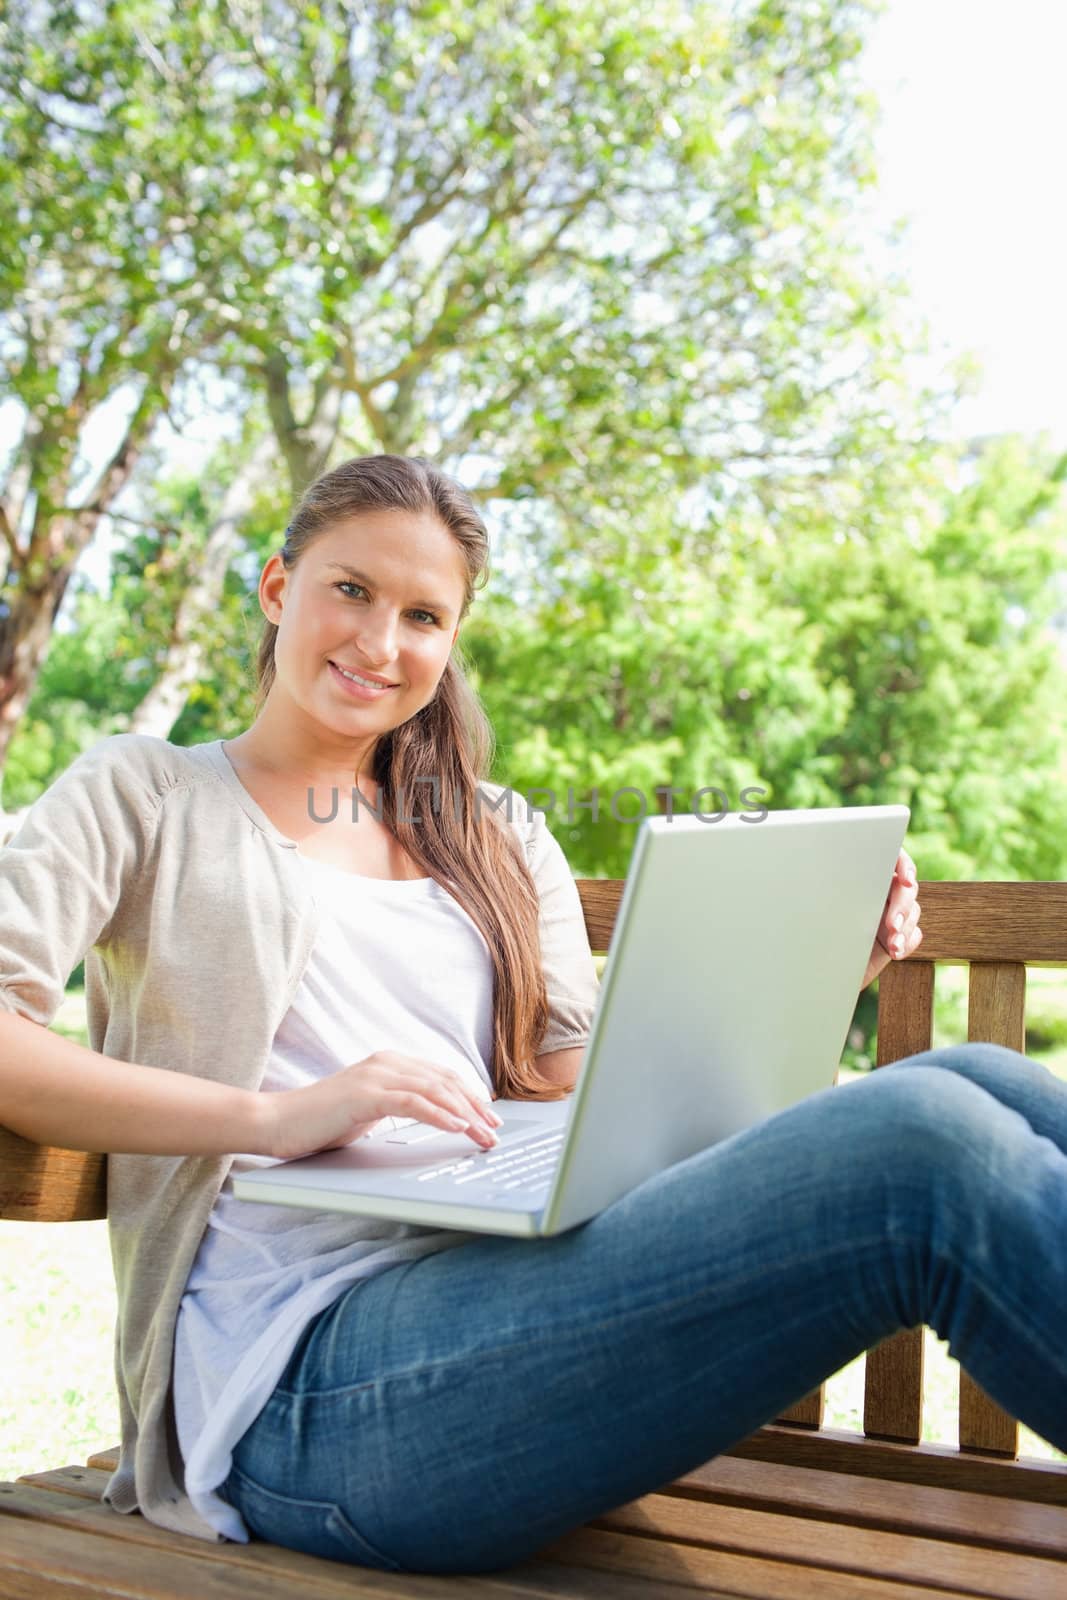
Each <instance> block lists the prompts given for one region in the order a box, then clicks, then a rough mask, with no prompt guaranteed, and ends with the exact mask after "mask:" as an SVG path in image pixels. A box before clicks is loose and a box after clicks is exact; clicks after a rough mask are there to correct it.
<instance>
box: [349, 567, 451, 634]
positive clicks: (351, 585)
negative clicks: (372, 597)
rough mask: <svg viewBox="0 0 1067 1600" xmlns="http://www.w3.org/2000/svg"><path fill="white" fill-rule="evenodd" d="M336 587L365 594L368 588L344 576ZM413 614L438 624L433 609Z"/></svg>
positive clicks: (434, 624) (435, 624)
mask: <svg viewBox="0 0 1067 1600" xmlns="http://www.w3.org/2000/svg"><path fill="white" fill-rule="evenodd" d="M334 588H335V589H341V590H345V589H360V590H362V592H363V593H364V594H366V590H365V589H364V588H363V585H362V584H361V583H353V582H352V580H351V578H342V579H341V581H340V582H339V583H336V584H334ZM412 616H415V617H420V618H424V619H425V620H426V621H427V622H428V623H431V624H433V626H434V627H436V626H437V618H436V617H435V616H434V614H433V612H432V611H413V612H412Z"/></svg>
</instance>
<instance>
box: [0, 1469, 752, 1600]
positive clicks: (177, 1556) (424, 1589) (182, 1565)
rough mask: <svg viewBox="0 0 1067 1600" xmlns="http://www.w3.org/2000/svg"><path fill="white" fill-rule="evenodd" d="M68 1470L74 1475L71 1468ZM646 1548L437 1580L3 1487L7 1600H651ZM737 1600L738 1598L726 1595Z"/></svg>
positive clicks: (1, 1551) (2, 1574) (0, 1509)
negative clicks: (577, 1562)
mask: <svg viewBox="0 0 1067 1600" xmlns="http://www.w3.org/2000/svg"><path fill="white" fill-rule="evenodd" d="M64 1470H69V1469H64ZM643 1543H644V1541H643V1540H641V1539H638V1538H635V1537H632V1536H628V1537H627V1538H626V1539H625V1541H624V1545H623V1549H622V1566H621V1570H620V1572H619V1573H617V1574H616V1573H613V1574H611V1575H610V1576H609V1575H607V1574H604V1575H600V1574H598V1573H595V1572H593V1573H591V1572H589V1571H587V1570H586V1569H585V1567H584V1565H581V1566H580V1567H579V1570H577V1571H575V1570H571V1569H570V1568H569V1567H568V1566H567V1565H561V1564H559V1563H558V1561H557V1560H555V1559H554V1558H550V1557H548V1556H539V1557H538V1558H537V1559H531V1560H529V1561H524V1562H521V1563H520V1564H519V1565H518V1566H515V1567H512V1568H510V1569H509V1570H508V1571H506V1572H503V1573H489V1574H484V1575H475V1576H462V1577H458V1578H457V1577H438V1576H436V1575H434V1574H430V1573H419V1574H416V1575H409V1574H406V1573H392V1572H377V1571H375V1570H373V1569H372V1568H369V1567H359V1566H354V1565H350V1564H349V1563H347V1562H344V1561H330V1560H326V1559H325V1558H321V1557H318V1556H309V1555H305V1554H304V1553H303V1552H302V1551H298V1550H288V1549H286V1548H284V1547H283V1546H281V1545H273V1544H268V1543H266V1542H265V1541H264V1540H258V1539H257V1540H253V1541H251V1542H250V1543H249V1544H239V1543H236V1542H233V1541H227V1542H226V1543H223V1544H212V1543H209V1542H208V1541H207V1540H205V1539H194V1538H191V1537H189V1536H186V1535H184V1534H178V1533H170V1532H169V1531H168V1530H167V1529H165V1528H159V1527H157V1526H156V1525H155V1524H154V1523H151V1522H147V1521H146V1520H145V1518H144V1517H142V1516H141V1515H140V1513H139V1512H133V1513H132V1514H130V1515H129V1516H120V1515H119V1514H118V1513H117V1512H115V1511H113V1510H112V1509H111V1507H110V1506H105V1505H103V1504H102V1503H100V1502H96V1501H89V1500H86V1499H82V1498H79V1497H76V1496H74V1495H69V1494H66V1493H56V1492H55V1491H54V1490H49V1489H42V1488H40V1487H39V1486H37V1485H34V1484H24V1483H21V1482H19V1483H15V1484H11V1483H5V1484H0V1594H2V1595H3V1596H4V1600H38V1597H39V1596H41V1595H49V1596H51V1595H53V1594H54V1595H57V1596H62V1597H65V1600H73V1597H74V1596H76V1595H77V1594H78V1593H79V1591H80V1592H81V1593H83V1594H85V1595H86V1596H91V1597H92V1600H96V1597H98V1596H109V1597H110V1596H119V1595H121V1596H137V1597H144V1600H292V1597H293V1596H294V1595H299V1596H300V1597H301V1600H342V1597H346V1596H351V1595H353V1594H356V1595H359V1596H360V1597H361V1600H362V1597H366V1600H407V1597H412V1600H414V1597H420V1600H421V1597H423V1596H425V1597H426V1600H456V1596H457V1594H462V1595H463V1596H464V1597H465V1596H466V1595H468V1594H469V1595H471V1596H474V1597H477V1600H534V1597H540V1600H648V1588H647V1585H646V1584H645V1582H644V1581H643V1580H642V1579H639V1578H636V1577H630V1576H628V1573H629V1572H630V1571H631V1570H633V1571H637V1570H638V1569H639V1566H640V1563H639V1562H638V1561H637V1560H636V1556H635V1565H634V1567H633V1568H632V1569H631V1568H628V1567H627V1566H626V1564H625V1555H626V1551H627V1550H629V1549H633V1550H634V1551H636V1550H637V1548H638V1547H639V1546H640V1545H641V1544H643ZM660 1592H661V1593H662V1594H664V1595H665V1596H667V1597H671V1596H677V1600H689V1596H690V1595H691V1594H692V1590H691V1589H689V1588H688V1587H686V1588H679V1589H677V1590H676V1589H675V1587H674V1585H673V1584H668V1585H664V1586H663V1587H662V1588H661V1590H660ZM723 1600H727V1597H725V1596H724V1597H723Z"/></svg>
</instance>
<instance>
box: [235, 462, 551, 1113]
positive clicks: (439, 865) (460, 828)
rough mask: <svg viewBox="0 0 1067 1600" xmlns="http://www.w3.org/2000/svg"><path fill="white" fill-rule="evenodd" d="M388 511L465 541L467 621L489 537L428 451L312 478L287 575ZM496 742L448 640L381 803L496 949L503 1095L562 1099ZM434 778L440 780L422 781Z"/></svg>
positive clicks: (284, 554)
mask: <svg viewBox="0 0 1067 1600" xmlns="http://www.w3.org/2000/svg"><path fill="white" fill-rule="evenodd" d="M390 510H403V511H410V512H414V513H417V514H422V513H429V514H430V515H432V516H436V517H437V519H438V520H439V522H440V523H441V524H442V526H443V527H444V528H446V529H447V531H448V532H449V533H450V534H451V535H452V537H453V539H455V541H456V543H457V544H458V545H459V547H460V549H461V550H462V552H463V556H464V559H465V561H466V567H467V578H466V585H465V591H464V597H463V606H462V609H461V611H460V621H461V622H462V620H463V618H465V617H466V615H467V612H468V611H469V609H470V606H471V602H472V600H473V598H474V595H475V592H476V591H477V590H478V589H480V588H483V587H484V585H485V583H486V582H487V581H488V569H489V537H488V533H487V531H486V527H485V524H484V522H483V521H482V519H481V517H480V516H479V515H478V512H477V510H476V508H475V506H474V503H473V502H472V500H471V498H470V496H469V495H468V494H467V492H466V491H465V490H464V489H463V488H462V487H461V485H460V484H458V483H457V482H456V481H455V480H454V479H453V478H449V477H448V476H447V475H446V474H445V473H443V472H441V471H440V469H439V468H438V467H436V466H434V465H433V463H432V462H430V461H428V460H427V459H426V458H425V457H424V456H395V455H374V456H359V457H356V458H354V459H353V460H351V461H345V462H342V464H341V465H340V466H339V467H335V468H334V469H333V471H332V472H327V473H324V474H323V476H322V477H320V478H318V479H317V480H316V481H315V482H314V483H312V484H311V485H309V487H308V488H307V489H306V490H305V491H304V494H303V496H302V497H301V500H300V503H299V505H298V506H297V508H296V510H295V511H294V513H293V516H292V519H291V521H290V523H289V527H288V528H287V530H286V535H285V545H284V547H283V548H282V550H281V552H280V554H281V559H282V563H283V565H284V567H285V570H286V571H287V572H292V570H293V569H294V567H295V566H296V564H297V562H298V561H299V560H300V557H301V555H302V554H303V552H304V551H305V550H306V549H307V548H308V546H309V545H310V544H312V542H313V541H314V539H315V538H316V536H317V535H318V534H320V533H322V532H324V531H325V530H326V529H328V528H329V527H331V526H333V525H334V524H336V523H338V522H340V521H342V520H343V519H345V518H348V517H351V516H354V515H357V514H359V513H360V512H364V511H390ZM277 633H278V629H277V626H276V624H275V623H273V622H270V621H267V622H266V625H265V626H264V629H263V633H262V637H261V639H260V643H259V651H258V656H257V659H256V680H257V683H256V714H257V715H258V714H259V711H260V709H261V708H262V705H263V703H264V702H265V700H266V698H267V695H268V694H269V693H270V688H271V685H272V684H273V682H274V675H275V665H274V641H275V638H276V636H277ZM458 643H459V641H458V640H457V646H458ZM494 748H495V739H494V735H493V730H492V726H491V724H490V722H489V719H488V717H487V716H486V714H485V712H484V710H483V709H482V706H481V704H480V702H479V700H478V697H477V695H476V694H475V692H474V690H473V689H472V688H471V685H470V684H469V682H468V681H467V678H466V675H465V672H464V669H463V665H462V664H461V661H459V660H457V659H456V646H453V650H452V652H451V653H450V655H449V659H448V664H447V666H446V667H445V670H444V672H443V673H442V675H441V679H440V682H439V683H438V685H437V689H436V690H435V692H434V695H433V698H432V700H430V701H429V702H428V703H427V704H426V705H424V706H423V707H422V709H421V710H420V711H417V712H416V713H415V715H414V716H413V717H410V718H409V719H408V720H407V721H406V722H403V723H401V724H400V726H399V727H396V728H392V729H390V731H389V732H388V733H386V734H384V735H383V736H382V737H381V738H380V739H379V740H378V743H377V745H376V746H375V751H374V761H373V766H372V768H371V776H372V777H373V778H374V780H375V782H376V783H377V784H378V786H379V801H378V808H377V810H379V811H380V812H381V816H382V820H383V822H384V824H385V826H386V827H387V828H388V829H389V830H390V832H391V833H392V834H393V835H394V837H395V838H396V839H397V840H398V842H399V844H400V845H401V847H402V848H403V849H404V850H405V851H406V852H407V854H408V855H409V856H410V857H411V859H412V860H413V861H415V862H417V863H418V865H419V866H420V867H421V868H422V870H423V872H424V873H425V874H426V875H427V876H428V877H431V878H434V879H435V880H436V881H437V882H438V883H439V884H440V885H441V886H442V888H444V889H446V890H447V892H448V893H449V894H450V895H452V897H453V898H454V899H455V900H456V901H457V902H458V903H459V905H461V906H462V907H463V909H464V911H466V912H467V914H468V916H469V917H470V918H471V920H472V921H473V922H474V924H475V926H476V927H477V928H478V929H479V931H480V932H481V934H482V937H483V938H484V939H485V942H486V944H487V946H488V947H489V954H490V957H491V958H492V963H493V975H494V976H493V1056H492V1061H491V1062H490V1075H491V1077H492V1080H493V1086H494V1088H495V1090H496V1092H497V1093H498V1094H499V1095H501V1096H503V1097H505V1098H508V1099H515V1100H560V1099H562V1098H563V1097H564V1095H565V1094H566V1093H567V1091H566V1090H565V1089H564V1088H562V1087H561V1086H560V1085H559V1084H556V1083H553V1082H552V1081H551V1080H550V1079H548V1078H545V1077H544V1076H543V1075H542V1074H540V1073H539V1072H538V1071H537V1068H536V1066H535V1063H534V1054H535V1052H536V1050H537V1049H538V1046H539V1045H540V1043H541V1040H542V1038H543V1037H544V1032H545V1028H546V1027H547V1024H548V998H547V995H546V991H545V980H544V972H543V970H542V965H541V941H540V931H539V924H538V911H539V902H538V895H537V887H536V885H535V883H534V881H533V877H532V875H531V873H530V870H529V868H528V866H527V865H526V861H525V859H524V858H523V852H522V846H521V844H520V842H519V839H518V837H517V835H516V834H515V832H514V830H513V829H512V828H511V827H510V826H509V825H508V823H507V822H505V821H503V820H502V819H501V818H500V816H499V815H498V814H497V813H496V812H495V811H494V810H493V809H492V807H491V806H490V804H489V800H488V796H483V797H482V798H481V799H480V800H479V797H478V785H479V782H480V781H481V780H483V779H486V778H487V776H488V772H489V766H490V763H491V761H492V756H493V751H494ZM432 777H436V778H437V779H439V786H438V785H437V784H433V783H428V782H426V781H423V782H421V783H417V782H416V781H415V780H416V779H419V778H422V779H423V780H426V779H428V778H432ZM398 796H400V797H401V798H402V800H403V806H402V808H401V809H400V810H398V807H397V797H398ZM509 798H510V796H509Z"/></svg>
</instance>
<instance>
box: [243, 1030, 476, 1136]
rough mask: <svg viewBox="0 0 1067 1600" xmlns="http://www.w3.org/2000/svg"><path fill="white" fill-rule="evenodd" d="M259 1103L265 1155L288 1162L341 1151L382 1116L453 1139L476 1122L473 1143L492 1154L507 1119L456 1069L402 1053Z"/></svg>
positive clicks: (382, 1054)
mask: <svg viewBox="0 0 1067 1600" xmlns="http://www.w3.org/2000/svg"><path fill="white" fill-rule="evenodd" d="M258 1098H259V1099H260V1101H261V1102H265V1105H264V1107H263V1109H264V1110H265V1112H266V1116H267V1123H268V1128H267V1139H266V1144H267V1149H266V1152H265V1153H266V1154H268V1155H271V1156H274V1157H276V1158H277V1159H279V1160H282V1161H295V1160H297V1159H298V1158H299V1157H300V1156H310V1155H314V1154H315V1152H316V1151H318V1150H340V1149H342V1148H343V1146H345V1145H347V1144H352V1143H354V1141H355V1140H356V1139H360V1138H362V1136H363V1135H364V1134H365V1133H369V1132H370V1130H371V1129H372V1128H374V1127H376V1126H377V1124H378V1123H379V1122H380V1121H381V1119H382V1118H383V1117H414V1118H415V1120H416V1121H418V1122H429V1123H432V1124H433V1126H434V1127H437V1128H444V1129H447V1130H448V1131H449V1132H450V1133H458V1132H462V1131H463V1129H462V1124H464V1123H469V1124H470V1128H469V1137H470V1138H471V1139H473V1140H474V1142H475V1144H477V1145H479V1146H480V1147H481V1148H482V1149H489V1148H491V1147H492V1146H493V1145H494V1144H495V1143H496V1133H495V1131H494V1129H495V1128H496V1127H498V1126H499V1125H500V1120H501V1119H500V1118H499V1117H498V1116H497V1115H496V1112H495V1111H493V1110H492V1109H491V1108H489V1107H488V1104H487V1100H486V1098H485V1097H484V1096H483V1095H480V1094H478V1093H477V1092H476V1091H474V1090H472V1089H470V1088H468V1086H467V1084H466V1083H465V1082H464V1080H463V1079H462V1078H461V1077H460V1075H459V1073H458V1072H455V1071H454V1070H453V1069H452V1068H451V1067H441V1066H438V1065H437V1064H436V1063H435V1062H432V1061H422V1060H420V1059H419V1058H418V1057H417V1056H405V1055H400V1054H399V1052H397V1051H396V1050H375V1052H374V1054H373V1055H369V1056H367V1057H366V1059H365V1060H363V1061H356V1062H353V1063H352V1064H351V1065H350V1066H347V1067H342V1068H341V1069H340V1071H338V1072H335V1073H332V1074H331V1076H330V1077H328V1078H322V1079H320V1080H319V1082H318V1083H309V1084H306V1085H305V1086H304V1087H303V1088H300V1089H275V1090H268V1091H267V1092H266V1093H263V1094H260V1095H259V1096H258Z"/></svg>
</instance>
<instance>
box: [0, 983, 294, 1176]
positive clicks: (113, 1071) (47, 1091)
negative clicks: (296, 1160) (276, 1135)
mask: <svg viewBox="0 0 1067 1600" xmlns="http://www.w3.org/2000/svg"><path fill="white" fill-rule="evenodd" d="M266 1099H267V1097H266V1096H264V1095H261V1094H258V1093H255V1092H254V1091H252V1090H249V1089H236V1088H233V1087H231V1086H230V1085H229V1084H225V1083H214V1082H212V1080H211V1079H210V1078H196V1077H189V1076H187V1075H186V1074H185V1073H183V1072H168V1071H166V1069H165V1068H162V1067H142V1066H137V1065H136V1064H135V1063H133V1062H130V1061H116V1060H113V1059H112V1057H111V1056H105V1055H101V1054H100V1053H99V1052H98V1051H96V1050H89V1049H87V1048H86V1046H85V1045H81V1044H76V1043H75V1041H74V1040H73V1039H64V1038H63V1037H62V1036H61V1035H60V1034H57V1033H53V1032H52V1031H51V1030H50V1029H49V1028H44V1027H42V1026H41V1024H40V1023H38V1022H31V1021H30V1019H29V1018H28V1017H22V1016H18V1015H16V1014H14V1013H12V1012H8V1011H2V1012H0V1125H2V1126H3V1127H5V1128H9V1129H10V1130H11V1132H12V1133H17V1134H18V1135H19V1137H20V1138H22V1139H31V1140H33V1142H34V1143H35V1144H45V1145H56V1146H58V1147H59V1148H60V1149H62V1150H95V1151H108V1152H110V1153H113V1154H115V1155H118V1154H120V1153H129V1152H132V1153H133V1154H136V1155H167V1156H202V1155H230V1154H232V1155H238V1154H244V1155H270V1154H271V1153H272V1152H271V1150H270V1149H269V1148H268V1143H269V1138H270V1133H269V1130H268V1128H267V1127H266V1121H265V1119H266V1114H267V1112H268V1110H269V1107H268V1105H267V1104H266Z"/></svg>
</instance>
